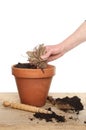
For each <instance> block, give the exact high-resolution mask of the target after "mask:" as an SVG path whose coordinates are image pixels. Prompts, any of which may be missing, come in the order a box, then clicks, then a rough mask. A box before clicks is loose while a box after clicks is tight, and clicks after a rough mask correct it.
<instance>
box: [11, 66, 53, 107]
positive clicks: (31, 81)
mask: <svg viewBox="0 0 86 130" xmlns="http://www.w3.org/2000/svg"><path fill="white" fill-rule="evenodd" d="M12 74H13V75H14V76H15V80H16V84H17V88H18V92H19V96H20V100H21V103H24V104H29V105H33V106H40V107H41V106H43V105H45V103H46V99H47V96H48V92H49V88H50V84H51V80H52V77H53V76H54V75H55V67H54V66H52V65H48V67H47V68H46V69H44V73H43V72H42V70H41V69H24V68H16V67H15V65H13V66H12Z"/></svg>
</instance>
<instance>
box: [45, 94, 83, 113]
mask: <svg viewBox="0 0 86 130" xmlns="http://www.w3.org/2000/svg"><path fill="white" fill-rule="evenodd" d="M47 100H48V101H49V102H51V103H52V104H53V105H57V107H58V108H59V109H61V110H63V111H68V110H73V111H75V112H77V114H78V112H79V111H80V110H83V109H84V106H83V104H82V103H81V99H80V98H79V97H77V96H73V97H68V96H66V97H64V98H56V99H54V98H53V97H52V96H48V97H47Z"/></svg>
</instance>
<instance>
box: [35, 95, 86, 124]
mask: <svg viewBox="0 0 86 130" xmlns="http://www.w3.org/2000/svg"><path fill="white" fill-rule="evenodd" d="M47 100H48V101H49V102H50V103H51V104H52V105H54V106H58V108H57V109H60V110H62V111H64V112H69V110H71V111H72V112H74V113H76V114H79V111H81V110H83V109H84V106H83V104H82V103H81V99H80V98H79V97H77V96H73V97H71V98H70V97H68V96H67V97H64V98H56V99H54V98H53V97H52V96H48V97H47ZM48 110H50V111H52V110H51V108H48ZM33 116H34V117H35V118H38V119H39V120H42V119H45V121H46V122H53V119H54V120H55V121H56V122H65V121H66V119H65V118H66V117H65V116H61V115H57V114H56V113H55V112H54V111H52V113H51V114H44V113H35V114H34V115H33ZM69 119H72V120H73V117H72V116H71V117H69ZM85 123H86V121H84V124H85Z"/></svg>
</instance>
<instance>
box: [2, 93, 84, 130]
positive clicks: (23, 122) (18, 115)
mask: <svg viewBox="0 0 86 130" xmlns="http://www.w3.org/2000/svg"><path fill="white" fill-rule="evenodd" d="M49 95H52V96H53V97H56V98H63V97H65V96H69V97H72V96H78V97H80V98H81V102H82V104H83V105H84V110H82V111H80V113H79V115H76V114H74V113H65V112H63V111H61V110H57V108H54V107H53V106H52V105H51V104H49V103H46V105H45V106H44V107H43V108H47V107H50V106H51V108H52V109H53V110H55V111H56V112H59V113H60V114H61V115H65V117H66V118H67V119H68V120H67V121H66V122H64V123H62V122H46V121H45V120H41V121H40V120H38V119H33V121H32V120H30V119H31V118H33V113H31V112H26V111H22V110H16V109H12V108H6V107H4V106H3V105H2V103H3V101H5V100H8V101H15V102H20V100H19V96H18V94H17V93H0V130H86V124H85V123H84V121H86V93H50V94H49ZM70 116H73V117H74V119H73V120H71V119H69V117H70Z"/></svg>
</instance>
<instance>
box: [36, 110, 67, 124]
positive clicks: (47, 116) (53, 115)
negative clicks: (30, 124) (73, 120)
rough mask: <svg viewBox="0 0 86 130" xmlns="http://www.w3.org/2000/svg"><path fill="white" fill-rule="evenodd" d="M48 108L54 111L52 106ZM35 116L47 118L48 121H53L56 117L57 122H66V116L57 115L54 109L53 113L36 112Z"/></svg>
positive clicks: (40, 118)
mask: <svg viewBox="0 0 86 130" xmlns="http://www.w3.org/2000/svg"><path fill="white" fill-rule="evenodd" d="M48 110H50V111H52V110H51V108H48ZM34 117H35V118H38V119H39V120H42V119H45V121H46V122H53V119H55V121H56V122H65V117H64V116H60V115H57V114H56V113H55V112H53V111H52V113H51V114H45V113H35V114H34Z"/></svg>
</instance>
